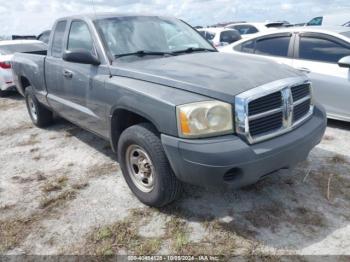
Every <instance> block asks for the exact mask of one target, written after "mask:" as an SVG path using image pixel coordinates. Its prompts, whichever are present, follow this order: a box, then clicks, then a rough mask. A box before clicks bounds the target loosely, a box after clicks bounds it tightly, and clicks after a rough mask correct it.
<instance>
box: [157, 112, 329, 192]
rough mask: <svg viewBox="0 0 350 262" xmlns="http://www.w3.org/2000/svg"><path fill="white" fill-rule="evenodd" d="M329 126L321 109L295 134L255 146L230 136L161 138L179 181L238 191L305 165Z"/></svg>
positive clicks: (297, 129)
mask: <svg viewBox="0 0 350 262" xmlns="http://www.w3.org/2000/svg"><path fill="white" fill-rule="evenodd" d="M326 125H327V120H326V114H325V112H324V109H323V108H322V107H319V106H317V107H315V110H314V115H313V116H312V118H311V119H309V120H308V121H307V122H305V123H304V124H303V125H301V126H300V127H298V128H296V129H295V130H293V131H291V132H289V133H287V134H284V135H281V136H279V137H276V138H273V139H271V140H268V141H265V142H261V143H258V144H254V145H248V144H247V143H245V142H244V141H242V140H241V139H240V138H239V137H237V136H233V135H229V136H223V137H217V138H210V139H197V140H189V139H180V138H176V137H171V136H167V135H162V137H161V139H162V143H163V147H164V149H165V152H166V154H167V157H168V159H169V161H170V164H171V166H172V168H173V170H174V172H175V174H176V176H177V178H178V179H179V180H181V181H183V182H185V183H189V184H194V185H202V186H219V187H220V186H221V187H229V188H238V187H242V186H245V185H249V184H253V183H255V182H257V181H258V180H259V179H260V178H261V177H262V176H264V175H267V174H269V173H272V172H274V171H277V170H279V169H282V168H291V167H293V166H295V165H296V164H297V163H299V162H301V161H304V160H305V159H306V158H307V156H308V154H309V152H310V151H311V149H312V148H313V147H315V146H316V145H317V144H318V143H319V142H320V141H321V139H322V136H323V134H324V132H325V128H326Z"/></svg>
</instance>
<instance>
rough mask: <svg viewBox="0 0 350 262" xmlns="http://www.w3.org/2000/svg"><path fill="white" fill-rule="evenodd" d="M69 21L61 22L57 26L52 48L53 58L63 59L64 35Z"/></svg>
mask: <svg viewBox="0 0 350 262" xmlns="http://www.w3.org/2000/svg"><path fill="white" fill-rule="evenodd" d="M66 26H67V21H59V22H58V23H57V24H56V27H55V31H54V35H53V39H52V47H51V55H52V56H53V57H57V58H60V57H62V50H63V41H64V33H65V31H66Z"/></svg>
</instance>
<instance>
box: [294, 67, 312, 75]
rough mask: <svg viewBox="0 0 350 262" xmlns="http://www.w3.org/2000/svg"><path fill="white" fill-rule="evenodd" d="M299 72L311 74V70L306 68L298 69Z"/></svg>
mask: <svg viewBox="0 0 350 262" xmlns="http://www.w3.org/2000/svg"><path fill="white" fill-rule="evenodd" d="M297 70H299V71H300V72H303V73H305V74H310V73H311V70H310V69H308V68H306V67H298V68H297Z"/></svg>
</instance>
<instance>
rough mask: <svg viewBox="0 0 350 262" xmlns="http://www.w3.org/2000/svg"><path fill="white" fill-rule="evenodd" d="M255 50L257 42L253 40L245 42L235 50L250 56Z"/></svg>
mask: <svg viewBox="0 0 350 262" xmlns="http://www.w3.org/2000/svg"><path fill="white" fill-rule="evenodd" d="M254 49H255V41H253V40H250V41H247V42H244V43H242V44H240V45H239V46H237V47H236V48H235V50H237V51H241V52H243V53H250V54H252V53H254Z"/></svg>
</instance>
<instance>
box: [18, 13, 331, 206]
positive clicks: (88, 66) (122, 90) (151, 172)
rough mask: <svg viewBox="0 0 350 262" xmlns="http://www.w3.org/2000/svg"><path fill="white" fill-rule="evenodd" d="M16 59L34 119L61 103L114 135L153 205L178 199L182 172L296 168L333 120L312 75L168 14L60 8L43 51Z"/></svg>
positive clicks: (58, 109)
mask: <svg viewBox="0 0 350 262" xmlns="http://www.w3.org/2000/svg"><path fill="white" fill-rule="evenodd" d="M13 70H14V74H15V76H14V78H15V82H16V84H17V86H18V89H19V91H20V92H21V93H22V94H23V95H24V96H25V101H26V104H27V108H28V112H29V116H30V118H31V120H32V121H33V123H34V124H35V125H36V126H38V127H46V126H48V125H50V124H51V123H52V120H53V113H55V114H57V115H59V116H61V117H63V118H65V119H67V120H68V121H71V122H72V123H75V124H76V125H78V126H80V127H82V128H84V129H87V130H89V131H91V132H93V133H95V134H96V135H98V136H100V137H102V138H104V139H106V140H108V141H110V143H111V146H112V149H113V151H114V152H115V153H116V154H117V159H118V162H119V164H120V167H121V170H122V173H123V176H124V178H125V180H126V182H127V184H128V185H129V187H130V189H131V190H132V192H133V193H134V194H135V195H136V196H137V197H138V198H139V199H140V201H142V202H143V203H145V204H147V205H150V206H156V207H160V206H163V205H166V204H168V203H170V202H172V201H173V200H175V199H176V198H177V196H179V194H180V193H181V188H182V186H183V183H190V184H194V185H202V186H216V187H222V188H228V189H229V190H230V189H231V188H237V187H242V186H245V185H249V184H252V183H255V182H257V181H258V180H259V179H261V178H262V177H264V176H266V175H268V174H272V173H274V172H275V171H277V170H279V169H284V168H292V167H293V166H295V165H296V164H297V163H298V162H300V161H303V160H305V159H306V158H307V156H308V154H309V152H310V151H311V149H312V148H313V147H314V146H315V145H317V144H318V143H319V142H320V140H321V138H322V136H323V134H324V131H325V127H326V116H325V112H324V109H323V108H322V106H320V105H318V104H317V103H316V102H315V101H314V99H313V97H312V86H311V82H310V81H309V80H308V78H307V77H306V76H305V75H303V74H301V73H299V72H297V71H296V70H294V69H292V68H290V67H287V66H284V65H280V64H277V63H274V62H271V61H268V60H265V59H262V58H255V57H254V58H249V57H243V56H240V55H232V54H224V53H219V52H217V50H216V49H215V48H214V47H213V46H212V45H211V44H210V43H209V42H207V40H205V39H204V38H203V37H202V36H201V35H200V34H199V33H198V32H197V31H196V30H194V29H193V28H192V27H190V26H189V25H188V24H186V23H185V22H183V21H181V20H178V19H175V18H172V17H162V16H149V15H130V14H94V15H81V16H71V17H66V18H61V19H59V20H57V21H56V23H55V24H54V27H53V30H52V34H51V36H50V40H49V48H48V51H47V54H46V55H40V54H15V56H14V59H13Z"/></svg>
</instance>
